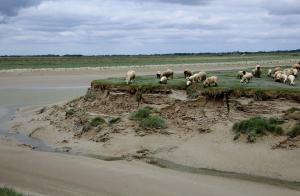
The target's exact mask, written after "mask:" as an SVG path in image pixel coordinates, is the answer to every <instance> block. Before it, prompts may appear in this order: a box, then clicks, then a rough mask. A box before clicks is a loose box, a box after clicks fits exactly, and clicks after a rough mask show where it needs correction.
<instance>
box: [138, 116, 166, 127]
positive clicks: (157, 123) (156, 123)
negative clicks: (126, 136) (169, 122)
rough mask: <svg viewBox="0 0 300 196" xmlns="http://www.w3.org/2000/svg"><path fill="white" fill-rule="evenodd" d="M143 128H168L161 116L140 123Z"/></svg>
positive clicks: (150, 117) (151, 117)
mask: <svg viewBox="0 0 300 196" xmlns="http://www.w3.org/2000/svg"><path fill="white" fill-rule="evenodd" d="M140 126H141V127H143V128H152V129H161V128H166V127H167V126H166V121H165V119H163V118H162V117H160V116H149V117H147V118H145V119H143V120H142V121H141V122H140Z"/></svg>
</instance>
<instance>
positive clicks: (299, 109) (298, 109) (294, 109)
mask: <svg viewBox="0 0 300 196" xmlns="http://www.w3.org/2000/svg"><path fill="white" fill-rule="evenodd" d="M297 111H300V108H296V107H291V108H290V109H288V110H287V112H288V113H294V112H297Z"/></svg>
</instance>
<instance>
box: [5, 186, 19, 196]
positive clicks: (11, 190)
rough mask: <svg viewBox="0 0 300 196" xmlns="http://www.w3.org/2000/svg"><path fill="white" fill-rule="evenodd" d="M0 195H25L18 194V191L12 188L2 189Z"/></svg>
mask: <svg viewBox="0 0 300 196" xmlns="http://www.w3.org/2000/svg"><path fill="white" fill-rule="evenodd" d="M0 195H1V196H22V195H23V194H21V193H17V192H16V191H14V190H13V189H10V188H6V187H3V188H2V187H0Z"/></svg>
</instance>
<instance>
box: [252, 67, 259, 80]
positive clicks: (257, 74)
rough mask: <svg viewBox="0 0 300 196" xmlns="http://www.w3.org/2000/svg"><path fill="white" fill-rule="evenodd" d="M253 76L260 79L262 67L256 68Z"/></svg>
mask: <svg viewBox="0 0 300 196" xmlns="http://www.w3.org/2000/svg"><path fill="white" fill-rule="evenodd" d="M252 75H253V76H254V77H256V78H260V75H261V69H260V65H256V66H255V69H253V70H252Z"/></svg>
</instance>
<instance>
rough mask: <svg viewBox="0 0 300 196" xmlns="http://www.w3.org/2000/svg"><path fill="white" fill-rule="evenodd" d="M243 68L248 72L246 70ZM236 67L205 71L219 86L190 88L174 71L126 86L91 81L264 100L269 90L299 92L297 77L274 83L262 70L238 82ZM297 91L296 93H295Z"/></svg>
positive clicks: (121, 81) (102, 85) (94, 85)
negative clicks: (165, 79)
mask: <svg viewBox="0 0 300 196" xmlns="http://www.w3.org/2000/svg"><path fill="white" fill-rule="evenodd" d="M246 71H250V69H247V70H246ZM236 73H237V71H236V70H225V71H208V72H207V74H208V76H212V75H215V76H218V87H207V88H204V87H203V85H202V83H195V84H193V85H191V86H190V87H186V79H185V78H184V75H183V73H182V74H175V76H174V79H173V80H168V83H167V84H159V80H158V79H157V78H156V76H155V74H153V75H151V76H137V77H136V79H135V82H134V83H132V84H130V85H127V84H126V82H125V80H124V78H108V79H103V80H95V81H93V82H92V89H93V88H94V89H109V88H111V87H115V88H120V89H125V90H127V91H132V92H133V93H134V92H136V91H142V92H149V91H150V92H151V91H157V90H168V89H169V90H170V89H176V90H187V92H188V94H189V95H192V94H193V95H194V96H196V95H197V92H199V91H201V92H202V93H205V92H206V91H208V92H212V93H213V94H217V93H218V92H224V91H232V90H234V91H235V93H236V94H240V95H241V96H243V95H247V93H249V92H250V93H252V94H253V95H254V96H255V97H256V99H258V100H264V99H267V98H268V97H269V96H271V95H272V93H275V94H276V95H284V96H289V95H291V96H294V97H295V98H296V99H297V97H298V98H299V99H300V97H299V93H300V81H299V78H296V81H295V83H296V84H295V85H294V86H290V85H287V84H283V83H279V82H275V81H274V79H272V78H270V77H267V70H266V69H263V74H262V77H261V78H253V80H251V82H250V83H248V84H245V83H240V80H239V79H237V78H236ZM295 93H296V94H295Z"/></svg>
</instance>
